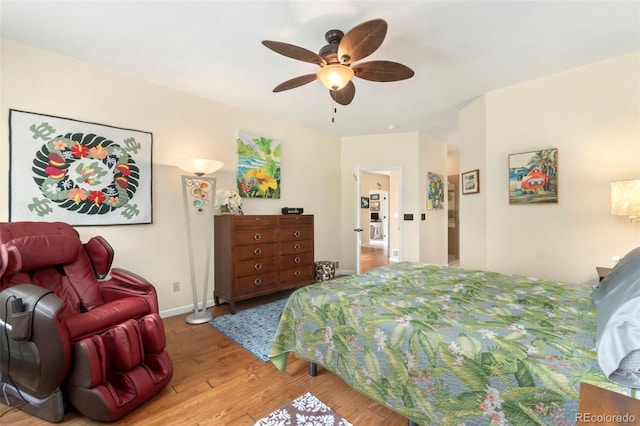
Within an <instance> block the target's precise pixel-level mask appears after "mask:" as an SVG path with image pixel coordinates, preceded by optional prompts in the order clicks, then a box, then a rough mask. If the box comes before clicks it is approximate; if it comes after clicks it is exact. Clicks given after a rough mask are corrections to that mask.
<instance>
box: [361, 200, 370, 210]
mask: <svg viewBox="0 0 640 426" xmlns="http://www.w3.org/2000/svg"><path fill="white" fill-rule="evenodd" d="M360 207H361V208H363V209H368V208H369V197H360Z"/></svg>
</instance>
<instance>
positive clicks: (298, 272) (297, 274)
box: [293, 271, 301, 277]
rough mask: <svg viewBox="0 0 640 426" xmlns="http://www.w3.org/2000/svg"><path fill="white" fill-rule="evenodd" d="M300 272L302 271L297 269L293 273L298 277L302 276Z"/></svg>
mask: <svg viewBox="0 0 640 426" xmlns="http://www.w3.org/2000/svg"><path fill="white" fill-rule="evenodd" d="M300 273H301V272H300V271H295V272H294V273H293V275H295V276H296V277H299V276H300Z"/></svg>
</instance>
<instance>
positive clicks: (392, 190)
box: [356, 167, 401, 273]
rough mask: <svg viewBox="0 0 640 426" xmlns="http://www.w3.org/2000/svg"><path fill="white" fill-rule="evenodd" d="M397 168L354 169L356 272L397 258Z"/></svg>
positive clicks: (398, 223) (398, 204) (398, 189)
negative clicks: (356, 205)
mask: <svg viewBox="0 0 640 426" xmlns="http://www.w3.org/2000/svg"><path fill="white" fill-rule="evenodd" d="M400 172H401V169H400V168H397V167H396V168H391V167H389V168H370V167H362V168H359V167H358V168H357V170H356V193H357V197H358V199H359V203H358V212H357V213H356V218H357V219H356V221H357V227H356V229H357V230H359V232H357V243H356V251H357V253H356V260H357V268H358V270H357V272H358V273H362V272H366V271H368V270H369V269H372V268H375V267H377V266H383V265H388V264H389V262H396V261H399V260H400V257H401V250H400V247H401V244H400V241H401V229H400V226H401V221H400V220H398V217H399V214H398V211H399V206H400V205H401V204H400V195H401V194H400V176H401V173H400Z"/></svg>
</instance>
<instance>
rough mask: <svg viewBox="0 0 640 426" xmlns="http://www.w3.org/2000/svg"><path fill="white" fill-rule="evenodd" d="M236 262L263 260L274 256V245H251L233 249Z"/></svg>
mask: <svg viewBox="0 0 640 426" xmlns="http://www.w3.org/2000/svg"><path fill="white" fill-rule="evenodd" d="M235 251H236V259H237V260H248V259H264V258H265V257H273V256H275V255H276V244H275V243H268V244H251V245H246V246H237V247H236V248H235Z"/></svg>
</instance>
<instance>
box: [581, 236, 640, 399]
mask: <svg viewBox="0 0 640 426" xmlns="http://www.w3.org/2000/svg"><path fill="white" fill-rule="evenodd" d="M592 298H593V301H594V302H595V303H596V313H597V334H596V352H597V356H598V364H599V365H600V369H601V370H602V372H603V373H604V374H605V375H606V376H607V378H609V380H611V381H614V382H616V383H619V384H621V385H623V386H629V387H633V388H637V389H640V363H639V362H637V359H638V357H639V356H640V248H636V249H634V250H632V251H631V252H629V253H628V254H627V255H626V256H625V257H624V258H623V259H622V260H620V262H619V263H618V264H617V265H616V266H615V267H614V268H613V270H612V271H611V272H610V273H609V275H607V277H606V278H605V279H604V280H602V282H601V285H599V286H598V287H597V288H596V289H595V290H594V292H593V294H592Z"/></svg>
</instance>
